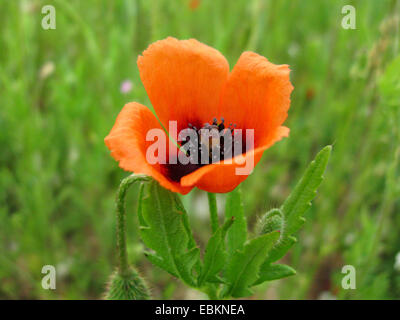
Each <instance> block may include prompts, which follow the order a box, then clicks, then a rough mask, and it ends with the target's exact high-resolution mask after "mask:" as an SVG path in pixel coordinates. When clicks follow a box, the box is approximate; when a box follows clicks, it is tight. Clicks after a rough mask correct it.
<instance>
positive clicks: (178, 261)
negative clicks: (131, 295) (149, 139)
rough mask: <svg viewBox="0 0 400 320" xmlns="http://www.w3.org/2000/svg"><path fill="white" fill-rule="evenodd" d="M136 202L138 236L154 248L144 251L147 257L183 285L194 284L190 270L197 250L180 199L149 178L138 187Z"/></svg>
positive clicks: (194, 262) (195, 258) (196, 258)
mask: <svg viewBox="0 0 400 320" xmlns="http://www.w3.org/2000/svg"><path fill="white" fill-rule="evenodd" d="M139 201H140V205H139V210H140V211H139V212H138V215H139V222H140V235H141V238H142V240H143V242H144V243H145V245H146V246H147V247H149V248H150V249H152V250H154V253H148V254H147V257H148V259H149V260H150V261H151V262H152V263H154V264H155V265H157V266H158V267H160V268H162V269H164V270H166V271H167V272H169V273H170V274H172V275H173V276H175V277H178V278H180V279H182V280H183V281H184V282H185V283H186V284H188V285H190V286H195V278H194V276H193V274H192V271H193V266H194V265H195V264H197V263H198V261H199V259H200V252H199V249H198V248H196V247H194V245H193V244H194V239H193V237H192V234H191V233H189V232H188V226H187V220H185V219H187V217H185V215H186V212H185V211H182V208H183V205H182V204H181V203H180V199H179V198H178V196H177V195H176V194H175V193H173V192H170V191H168V190H166V189H164V188H162V187H160V185H159V184H158V183H157V182H155V181H152V182H150V183H147V184H145V185H144V186H143V189H141V190H140V199H139ZM183 210H184V209H183ZM189 230H190V228H189Z"/></svg>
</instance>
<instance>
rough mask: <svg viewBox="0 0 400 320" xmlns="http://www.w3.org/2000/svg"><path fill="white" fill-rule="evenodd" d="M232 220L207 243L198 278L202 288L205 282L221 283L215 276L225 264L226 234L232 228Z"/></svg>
mask: <svg viewBox="0 0 400 320" xmlns="http://www.w3.org/2000/svg"><path fill="white" fill-rule="evenodd" d="M233 221H234V220H233V218H232V219H230V220H228V221H226V222H225V223H224V225H223V226H221V227H219V228H218V229H217V231H216V232H215V233H214V234H213V236H212V237H211V238H210V240H209V241H208V244H207V247H206V251H205V254H204V264H203V268H202V272H201V274H200V276H199V280H198V285H199V286H202V285H203V283H204V282H205V281H209V282H221V280H220V279H218V277H217V274H218V272H220V271H221V270H222V268H223V267H224V265H225V263H226V256H227V253H226V251H225V236H226V232H227V231H228V230H229V228H230V227H231V226H232V223H233Z"/></svg>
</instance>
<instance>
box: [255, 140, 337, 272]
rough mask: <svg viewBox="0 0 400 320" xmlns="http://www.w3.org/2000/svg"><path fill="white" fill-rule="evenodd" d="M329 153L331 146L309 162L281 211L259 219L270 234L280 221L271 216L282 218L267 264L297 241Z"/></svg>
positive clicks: (270, 212) (282, 254)
mask: <svg viewBox="0 0 400 320" xmlns="http://www.w3.org/2000/svg"><path fill="white" fill-rule="evenodd" d="M331 150H332V147H331V146H326V147H325V148H323V149H322V150H321V151H320V152H319V153H318V154H317V156H316V157H315V159H314V160H313V161H312V162H311V163H310V165H309V166H308V168H307V170H306V172H305V173H304V175H303V177H302V178H301V180H300V181H299V183H298V184H297V185H296V187H295V188H294V190H293V192H292V193H291V194H290V196H289V197H288V198H287V199H286V201H285V202H284V204H283V205H282V207H281V208H280V209H272V210H271V211H269V212H268V213H267V214H266V215H265V217H263V218H261V223H260V226H259V227H258V228H259V229H260V230H261V231H263V229H266V230H265V231H269V230H270V229H271V228H274V227H276V225H277V224H278V223H279V221H274V220H273V217H275V216H277V215H279V216H281V217H282V219H283V223H282V230H281V237H280V238H279V241H278V242H277V243H276V244H275V245H274V247H273V248H272V249H271V250H270V252H269V253H268V257H267V259H266V260H265V263H266V264H267V265H269V264H270V263H272V262H275V261H277V260H279V259H281V258H282V257H283V256H284V255H285V254H286V253H287V251H288V250H289V249H290V248H291V247H292V246H293V244H295V243H296V242H297V240H296V238H295V237H294V236H293V234H294V233H296V232H297V231H298V230H299V229H300V228H301V226H302V225H303V224H304V222H305V219H304V217H303V215H304V213H305V212H306V211H307V209H308V208H309V207H310V206H311V200H312V199H313V198H314V197H315V194H316V190H317V188H318V187H319V185H320V184H321V181H322V179H323V177H322V175H323V173H324V171H325V168H326V166H327V164H328V160H329V156H330V153H331ZM278 212H279V214H278ZM263 222H264V224H265V223H266V224H267V226H266V228H264V225H263Z"/></svg>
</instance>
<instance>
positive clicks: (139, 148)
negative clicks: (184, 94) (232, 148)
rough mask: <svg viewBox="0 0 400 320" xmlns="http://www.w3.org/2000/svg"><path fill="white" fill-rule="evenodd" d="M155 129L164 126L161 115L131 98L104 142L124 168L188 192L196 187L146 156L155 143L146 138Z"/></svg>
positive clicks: (166, 185) (174, 189)
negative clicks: (173, 176)
mask: <svg viewBox="0 0 400 320" xmlns="http://www.w3.org/2000/svg"><path fill="white" fill-rule="evenodd" d="M151 129H161V126H160V124H159V122H158V121H157V118H156V117H155V116H154V115H153V113H152V112H151V111H150V110H149V109H148V108H147V107H145V106H143V105H141V104H139V103H136V102H131V103H128V104H126V105H125V106H124V108H123V109H122V110H121V112H120V113H119V115H118V117H117V120H116V122H115V124H114V127H113V128H112V130H111V132H110V134H109V135H108V136H107V137H106V138H105V139H104V142H105V144H106V145H107V147H108V149H110V151H111V156H112V157H113V158H114V159H115V160H117V161H119V166H120V167H121V168H122V169H124V170H126V171H131V172H135V173H143V174H146V175H148V176H151V177H153V178H154V179H155V180H157V181H158V182H159V183H160V185H161V186H163V187H164V188H166V189H169V190H171V191H173V192H179V193H182V194H186V193H188V192H189V191H190V190H191V189H192V188H193V187H183V186H181V185H180V184H179V183H177V182H173V181H171V180H169V179H168V178H167V177H166V176H165V175H164V172H163V171H164V170H163V167H162V165H160V164H159V163H156V164H150V163H149V162H148V161H147V160H146V152H147V149H148V147H149V146H150V145H151V144H153V143H154V142H152V141H146V135H147V133H148V132H149V130H151Z"/></svg>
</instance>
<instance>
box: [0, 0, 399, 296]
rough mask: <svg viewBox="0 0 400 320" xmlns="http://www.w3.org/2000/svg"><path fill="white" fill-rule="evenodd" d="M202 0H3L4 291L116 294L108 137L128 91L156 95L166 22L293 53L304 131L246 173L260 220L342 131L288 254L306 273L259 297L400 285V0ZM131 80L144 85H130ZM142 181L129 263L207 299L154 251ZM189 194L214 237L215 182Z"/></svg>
mask: <svg viewBox="0 0 400 320" xmlns="http://www.w3.org/2000/svg"><path fill="white" fill-rule="evenodd" d="M189 3H190V1H189V0H177V1H172V0H158V1H156V0H152V1H150V0H137V1H133V0H131V1H128V0H126V1H123V0H115V1H106V0H102V1H95V0H87V1H78V0H73V1H72V0H71V1H67V0H58V1H56V0H53V1H41V0H37V1H35V0H31V1H28V0H12V1H11V0H0V30H1V33H0V149H1V152H0V298H5V299H9V298H14V299H19V298H23V299H25V298H35V299H46V298H55V299H61V298H62V299H72V298H75V299H85V298H95V299H97V298H101V297H102V294H103V292H104V289H105V285H106V281H107V280H108V276H109V275H110V274H111V273H112V271H113V269H114V266H115V264H116V254H115V246H116V240H115V217H114V197H115V193H116V190H117V187H118V184H119V182H120V180H121V179H122V178H123V177H124V176H126V175H127V173H125V172H123V171H122V170H120V169H119V168H118V166H117V163H116V162H115V161H114V160H113V159H112V158H111V157H110V156H109V152H108V150H107V148H106V147H105V145H104V142H103V139H104V137H105V136H106V135H107V133H108V132H109V130H110V129H111V127H112V125H113V123H114V121H115V118H116V116H117V114H118V112H119V111H120V110H121V108H122V106H123V105H124V104H125V103H126V102H128V101H138V102H141V103H144V104H146V105H147V106H149V107H151V104H150V102H149V99H148V97H147V95H146V92H145V90H144V88H143V85H142V84H141V82H140V78H139V74H138V69H137V67H136V58H137V56H138V54H140V53H141V52H142V51H143V50H144V49H145V48H146V47H147V46H148V45H149V44H150V43H151V42H153V41H155V40H158V39H163V38H165V37H167V36H174V37H177V38H179V39H184V38H196V39H198V40H199V41H201V42H204V43H206V44H208V45H210V46H212V47H215V48H217V49H218V50H220V51H221V52H222V54H224V55H225V56H226V57H227V59H228V60H229V62H230V64H231V67H232V66H233V65H234V64H235V61H236V60H237V59H238V57H239V55H240V54H241V52H243V51H245V50H252V51H255V52H258V53H260V54H261V55H264V56H266V57H267V58H268V59H269V60H271V61H272V62H274V63H277V64H283V63H287V64H289V65H290V66H291V69H292V74H291V79H292V83H293V84H294V87H295V90H294V92H293V94H292V105H291V109H290V112H289V117H288V119H287V122H286V125H287V126H288V127H290V128H291V134H290V138H288V139H284V140H283V141H281V142H279V143H278V144H276V145H275V146H274V147H273V148H271V149H269V150H267V152H266V153H265V155H264V157H263V160H262V162H261V163H260V164H259V165H258V166H257V167H256V169H255V172H254V174H253V175H252V176H251V177H249V179H247V180H246V181H245V183H244V188H243V190H244V191H245V192H244V199H245V206H244V208H245V212H246V215H247V217H248V219H249V226H250V227H251V226H253V225H254V222H255V221H256V219H257V218H258V217H260V216H261V215H262V214H263V213H265V212H267V211H268V210H269V209H271V208H273V207H277V206H280V205H281V204H282V202H283V200H284V199H285V198H286V196H287V195H288V194H289V193H290V191H291V189H292V188H293V186H294V185H295V183H296V182H297V181H298V179H299V177H300V176H301V174H302V172H303V171H304V169H305V167H306V166H307V165H308V163H309V161H310V160H311V159H312V158H313V157H314V156H315V154H316V153H317V151H318V150H320V149H321V148H322V147H323V146H325V145H327V144H333V145H334V149H333V153H332V157H331V160H330V165H329V167H328V171H327V172H326V174H325V178H326V179H325V180H324V182H323V183H322V186H321V188H320V190H319V192H318V195H317V198H316V199H315V201H314V205H313V207H312V209H311V210H309V211H308V213H307V214H306V217H307V222H306V224H305V226H304V228H303V229H302V231H301V232H300V234H299V235H298V239H299V242H298V243H297V244H296V245H295V246H294V247H293V249H292V250H291V251H290V254H289V256H288V257H286V258H285V261H284V262H285V263H287V264H289V265H291V266H293V267H294V268H295V269H296V270H297V272H298V273H297V275H296V276H294V277H290V278H288V279H284V280H279V281H276V282H274V283H272V284H267V285H262V286H260V287H258V290H257V292H256V294H255V296H254V297H255V298H259V299H265V298H281V299H305V298H310V299H316V298H322V297H325V298H326V297H336V298H339V299H373V298H382V299H398V298H400V270H399V269H397V270H396V268H395V267H394V266H395V256H396V254H397V253H398V252H400V236H399V229H400V215H399V214H398V213H399V210H400V179H399V177H400V164H399V156H400V131H399V130H400V129H399V128H400V106H399V103H400V87H399V86H400V76H399V75H400V63H399V61H400V60H399V59H400V58H399V47H400V44H399V41H400V40H399V38H400V36H399V28H400V25H399V23H400V22H399V19H400V18H399V15H400V3H399V1H396V0H380V1H375V0H364V1H350V0H349V1H329V0H324V1H322V0H315V1H313V0H302V1H300V0H278V1H272V0H265V1H263V0H235V1H230V0H229V1H215V0H202V1H200V5H199V6H198V7H197V8H196V9H194V10H193V9H190V6H189ZM46 4H52V5H54V7H55V8H56V19H57V28H56V30H43V29H42V28H41V19H42V18H43V15H42V14H41V8H42V6H44V5H46ZM345 4H352V5H354V6H355V8H356V13H357V29H356V30H345V29H342V27H341V19H342V18H343V15H342V13H341V8H342V7H343V5H345ZM396 58H397V59H396ZM125 79H129V80H130V81H132V83H133V88H132V90H131V91H130V92H129V93H126V94H123V93H121V91H120V86H121V83H122V82H123V81H124V80H125ZM137 191H138V189H137V187H136V188H133V189H132V190H131V191H130V194H129V196H128V198H129V201H128V222H129V223H128V229H129V234H128V241H129V246H128V250H129V258H130V262H131V263H132V264H135V265H136V267H137V268H138V269H139V270H140V271H141V273H142V275H144V276H145V277H146V278H147V280H148V282H149V283H150V284H151V287H152V291H153V295H154V296H155V297H158V298H168V299H172V298H202V296H196V295H195V293H193V292H192V291H190V290H187V289H186V288H185V287H183V286H181V285H180V284H179V283H178V282H177V281H175V280H174V279H171V278H170V276H169V275H167V274H166V273H165V272H160V271H159V270H157V269H156V267H153V266H152V265H151V264H150V263H149V262H148V261H147V260H146V259H145V258H144V256H143V254H142V251H143V245H142V244H141V242H140V241H139V238H138V230H137V217H136V214H135V212H136V209H135V206H136V205H135V202H136V196H137ZM224 198H225V195H222V196H220V197H219V200H220V202H223V200H224ZM183 201H184V203H185V205H186V206H187V209H188V211H189V214H190V217H191V219H192V221H191V222H192V224H193V226H194V231H195V237H196V239H197V240H198V241H199V242H200V243H202V244H203V245H204V241H205V240H206V239H207V238H208V237H209V229H210V228H209V221H208V220H207V219H208V218H207V217H206V218H204V217H202V215H201V212H202V211H204V210H203V208H204V206H205V207H206V206H207V203H206V198H205V197H204V193H203V192H200V191H197V190H195V191H194V192H192V193H190V194H189V195H188V196H185V197H183ZM220 207H223V206H222V205H220ZM47 264H51V265H54V266H56V269H57V289H56V290H54V291H53V290H44V289H42V287H41V278H42V276H43V275H42V274H41V269H42V266H43V265H47ZM346 264H351V265H354V266H355V268H356V270H357V289H356V290H344V289H342V287H341V279H342V277H343V274H341V268H342V267H343V266H344V265H346ZM399 264H400V263H399Z"/></svg>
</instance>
